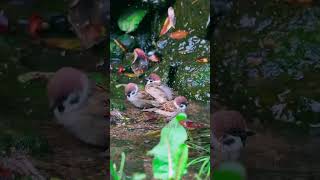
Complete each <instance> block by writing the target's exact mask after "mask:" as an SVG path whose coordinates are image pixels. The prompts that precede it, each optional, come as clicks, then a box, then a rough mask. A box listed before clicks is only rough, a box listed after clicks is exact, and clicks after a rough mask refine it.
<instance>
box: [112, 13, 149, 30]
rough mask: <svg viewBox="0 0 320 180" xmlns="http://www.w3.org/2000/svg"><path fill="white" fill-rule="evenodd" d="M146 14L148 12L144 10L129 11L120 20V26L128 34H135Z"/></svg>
mask: <svg viewBox="0 0 320 180" xmlns="http://www.w3.org/2000/svg"><path fill="white" fill-rule="evenodd" d="M146 14H147V10H144V9H129V10H128V11H127V12H126V13H124V14H122V15H121V16H120V18H119V19H118V26H119V28H120V29H121V30H122V31H124V32H126V33H130V32H133V31H134V30H136V29H137V28H138V26H139V24H140V22H141V21H142V20H143V18H144V16H145V15H146Z"/></svg>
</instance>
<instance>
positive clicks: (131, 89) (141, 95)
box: [125, 83, 160, 108]
mask: <svg viewBox="0 0 320 180" xmlns="http://www.w3.org/2000/svg"><path fill="white" fill-rule="evenodd" d="M125 94H126V96H127V100H128V101H129V102H131V103H132V104H133V105H134V106H136V107H138V108H150V107H157V106H159V105H160V104H159V102H157V101H155V100H154V98H153V97H152V96H150V95H149V94H148V93H146V92H145V91H142V90H139V88H138V85H137V84H135V83H129V84H127V86H126V87H125Z"/></svg>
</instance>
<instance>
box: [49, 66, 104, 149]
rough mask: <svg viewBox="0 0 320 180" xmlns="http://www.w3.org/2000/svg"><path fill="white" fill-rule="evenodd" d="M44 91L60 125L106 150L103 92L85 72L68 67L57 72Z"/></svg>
mask: <svg viewBox="0 0 320 180" xmlns="http://www.w3.org/2000/svg"><path fill="white" fill-rule="evenodd" d="M47 91H48V98H49V105H50V108H51V109H52V110H53V113H54V116H55V118H56V120H57V122H58V123H59V124H61V125H63V126H64V127H65V128H66V129H67V130H68V131H69V132H71V134H73V135H74V136H75V137H77V138H78V139H80V140H81V141H83V142H85V143H87V144H91V145H95V146H104V147H105V146H106V145H107V144H108V143H109V142H108V141H107V135H108V133H109V132H108V126H109V122H108V120H107V118H106V116H105V115H106V111H107V107H106V101H107V95H106V92H105V91H104V90H102V89H101V88H99V87H97V86H96V84H95V82H93V81H91V80H89V78H88V77H87V75H86V74H85V73H84V72H82V71H80V70H77V69H74V68H71V67H63V68H61V69H59V70H58V71H57V72H56V73H55V74H54V75H53V77H52V78H51V79H50V80H49V83H48V85H47Z"/></svg>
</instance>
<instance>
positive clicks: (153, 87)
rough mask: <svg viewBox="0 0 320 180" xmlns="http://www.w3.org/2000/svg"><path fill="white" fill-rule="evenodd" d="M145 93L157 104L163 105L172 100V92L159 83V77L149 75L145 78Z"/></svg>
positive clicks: (153, 74)
mask: <svg viewBox="0 0 320 180" xmlns="http://www.w3.org/2000/svg"><path fill="white" fill-rule="evenodd" d="M146 80H147V83H146V86H145V91H146V92H147V93H148V94H150V95H151V96H152V97H154V98H155V99H156V100H157V101H158V102H160V103H164V102H167V101H171V100H172V99H173V92H172V90H171V88H170V87H168V86H167V85H165V84H163V83H162V82H161V78H160V76H158V75H157V74H155V73H151V74H150V75H149V76H148V77H147V78H146Z"/></svg>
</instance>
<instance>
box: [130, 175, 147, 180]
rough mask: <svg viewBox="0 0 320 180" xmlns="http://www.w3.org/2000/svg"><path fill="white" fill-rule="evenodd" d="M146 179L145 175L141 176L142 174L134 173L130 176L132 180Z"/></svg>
mask: <svg viewBox="0 0 320 180" xmlns="http://www.w3.org/2000/svg"><path fill="white" fill-rule="evenodd" d="M146 178H147V176H146V174H143V173H134V174H133V176H132V180H144V179H146Z"/></svg>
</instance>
